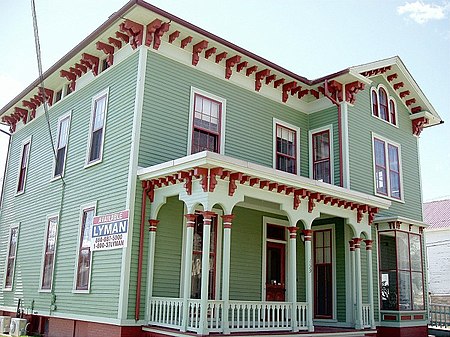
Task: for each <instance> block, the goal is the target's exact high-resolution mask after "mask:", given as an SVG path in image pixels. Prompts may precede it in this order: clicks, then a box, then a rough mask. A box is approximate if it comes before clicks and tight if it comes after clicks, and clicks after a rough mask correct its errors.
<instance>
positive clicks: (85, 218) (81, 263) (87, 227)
mask: <svg viewBox="0 0 450 337" xmlns="http://www.w3.org/2000/svg"><path fill="white" fill-rule="evenodd" d="M94 213H95V207H90V208H86V209H83V211H82V219H81V231H80V245H79V251H78V263H77V276H76V290H89V283H90V282H89V281H90V274H91V273H90V272H91V247H90V246H91V229H92V224H93V221H94Z"/></svg>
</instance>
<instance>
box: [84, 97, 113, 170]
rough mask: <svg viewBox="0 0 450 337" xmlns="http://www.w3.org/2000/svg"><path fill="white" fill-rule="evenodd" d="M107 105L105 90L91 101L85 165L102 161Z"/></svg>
mask: <svg viewBox="0 0 450 337" xmlns="http://www.w3.org/2000/svg"><path fill="white" fill-rule="evenodd" d="M107 104H108V91H107V90H105V91H103V92H101V93H100V94H98V95H97V96H95V97H94V98H93V100H92V118H91V126H90V133H89V151H88V158H87V164H91V163H94V162H100V161H101V160H102V155H103V142H104V138H105V132H104V129H105V122H106V112H107Z"/></svg>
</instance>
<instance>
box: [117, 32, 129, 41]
mask: <svg viewBox="0 0 450 337" xmlns="http://www.w3.org/2000/svg"><path fill="white" fill-rule="evenodd" d="M116 37H117V38H118V39H120V40H122V41H123V42H125V43H128V42H130V37H129V36H128V35H127V34H124V33H122V32H116Z"/></svg>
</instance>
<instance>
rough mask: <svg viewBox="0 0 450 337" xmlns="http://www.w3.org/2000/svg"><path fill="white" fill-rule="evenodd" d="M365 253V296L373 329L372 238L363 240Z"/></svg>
mask: <svg viewBox="0 0 450 337" xmlns="http://www.w3.org/2000/svg"><path fill="white" fill-rule="evenodd" d="M364 242H365V244H366V253H367V279H368V280H367V293H368V294H367V298H368V299H369V305H370V327H371V328H372V329H375V328H376V326H375V313H374V310H375V309H374V307H373V270H372V243H373V240H364Z"/></svg>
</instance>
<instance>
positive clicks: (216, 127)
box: [191, 93, 222, 153]
mask: <svg viewBox="0 0 450 337" xmlns="http://www.w3.org/2000/svg"><path fill="white" fill-rule="evenodd" d="M221 119H222V103H221V102H219V101H216V100H214V99H211V98H209V97H206V96H203V95H200V94H197V93H195V94H194V111H193V120H192V126H193V128H192V147H191V153H197V152H201V151H205V150H206V151H212V152H216V153H219V152H220V150H219V149H220V136H221V127H222V126H221V124H222V121H221Z"/></svg>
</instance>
